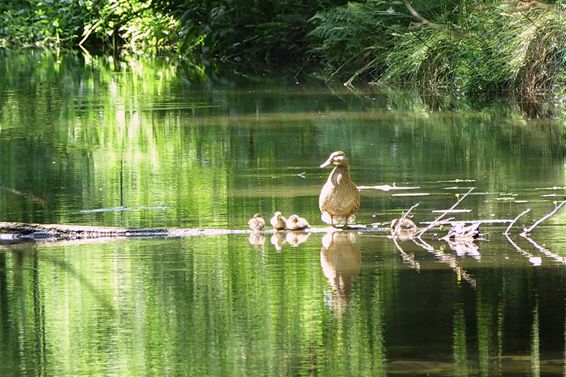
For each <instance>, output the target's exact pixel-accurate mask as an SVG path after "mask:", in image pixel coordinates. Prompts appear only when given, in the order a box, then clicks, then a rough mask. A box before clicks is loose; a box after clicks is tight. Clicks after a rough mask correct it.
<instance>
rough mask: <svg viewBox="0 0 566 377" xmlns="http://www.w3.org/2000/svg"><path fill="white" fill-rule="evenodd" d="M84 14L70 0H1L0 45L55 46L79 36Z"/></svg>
mask: <svg viewBox="0 0 566 377" xmlns="http://www.w3.org/2000/svg"><path fill="white" fill-rule="evenodd" d="M83 16H84V12H83V8H82V7H81V6H80V5H79V3H78V2H77V1H72V0H60V1H56V0H15V1H5V2H0V17H1V20H2V21H1V22H0V46H4V47H19V46H30V45H39V46H44V47H57V46H59V45H61V44H64V43H67V42H69V41H72V40H74V39H76V38H77V37H78V35H79V33H80V27H81V22H82V21H81V20H82V18H83Z"/></svg>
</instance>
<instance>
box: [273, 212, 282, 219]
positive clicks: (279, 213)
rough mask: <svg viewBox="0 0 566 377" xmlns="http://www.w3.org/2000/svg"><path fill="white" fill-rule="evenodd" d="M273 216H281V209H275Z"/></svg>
mask: <svg viewBox="0 0 566 377" xmlns="http://www.w3.org/2000/svg"><path fill="white" fill-rule="evenodd" d="M273 216H274V217H276V218H280V217H281V216H283V214H282V213H281V211H275V213H274V214H273Z"/></svg>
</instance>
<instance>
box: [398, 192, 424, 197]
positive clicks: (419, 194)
mask: <svg viewBox="0 0 566 377" xmlns="http://www.w3.org/2000/svg"><path fill="white" fill-rule="evenodd" d="M428 195H430V193H428V192H414V193H413V192H412V193H406V194H391V196H428Z"/></svg>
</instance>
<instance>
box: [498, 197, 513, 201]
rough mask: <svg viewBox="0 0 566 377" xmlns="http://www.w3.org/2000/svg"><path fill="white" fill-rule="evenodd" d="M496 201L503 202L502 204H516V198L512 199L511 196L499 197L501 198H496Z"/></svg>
mask: <svg viewBox="0 0 566 377" xmlns="http://www.w3.org/2000/svg"><path fill="white" fill-rule="evenodd" d="M495 200H499V201H502V202H514V201H515V198H513V197H510V196H502V197H499V198H495Z"/></svg>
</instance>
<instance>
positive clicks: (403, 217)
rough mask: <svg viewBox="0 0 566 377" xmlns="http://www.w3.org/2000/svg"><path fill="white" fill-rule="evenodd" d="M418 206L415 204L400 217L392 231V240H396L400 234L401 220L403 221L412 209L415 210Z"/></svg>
mask: <svg viewBox="0 0 566 377" xmlns="http://www.w3.org/2000/svg"><path fill="white" fill-rule="evenodd" d="M419 204H420V203H417V204H415V205H413V206H412V207H411V208H409V209H408V210H407V212H405V213H404V214H403V216H401V218H400V219H399V221H397V225H395V229H393V234H391V237H392V238H396V237H397V236H399V233H401V224H402V223H403V220H405V219H406V218H407V217H408V216H409V213H411V211H412V210H413V209H415V208H417V207H418V206H419Z"/></svg>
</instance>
